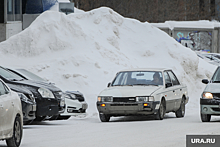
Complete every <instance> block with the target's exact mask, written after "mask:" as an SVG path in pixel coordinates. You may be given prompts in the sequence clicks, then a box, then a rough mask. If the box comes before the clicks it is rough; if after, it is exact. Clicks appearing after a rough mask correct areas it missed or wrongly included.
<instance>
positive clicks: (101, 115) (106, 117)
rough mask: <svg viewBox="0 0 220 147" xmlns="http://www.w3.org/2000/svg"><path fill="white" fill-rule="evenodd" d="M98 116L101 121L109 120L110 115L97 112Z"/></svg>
mask: <svg viewBox="0 0 220 147" xmlns="http://www.w3.org/2000/svg"><path fill="white" fill-rule="evenodd" d="M99 118H100V120H101V122H109V120H110V116H109V115H107V114H103V113H99Z"/></svg>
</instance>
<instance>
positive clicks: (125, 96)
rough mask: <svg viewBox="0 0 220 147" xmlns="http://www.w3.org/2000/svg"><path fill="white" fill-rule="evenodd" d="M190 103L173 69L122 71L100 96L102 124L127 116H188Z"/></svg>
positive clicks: (98, 106)
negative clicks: (188, 103) (186, 114)
mask: <svg viewBox="0 0 220 147" xmlns="http://www.w3.org/2000/svg"><path fill="white" fill-rule="evenodd" d="M188 100H189V97H188V92H187V87H186V86H184V85H181V84H180V82H179V80H178V79H177V77H176V76H175V74H174V73H173V71H172V70H170V69H130V70H123V71H120V72H118V73H117V74H116V77H115V78H114V80H113V81H112V82H111V83H109V84H108V88H106V89H104V90H103V91H102V92H101V93H100V94H99V96H98V100H97V108H98V111H99V117H100V120H101V121H102V122H108V121H109V120H110V117H112V116H126V115H155V118H156V119H158V120H162V119H163V118H164V115H165V113H168V112H175V114H176V117H184V115H185V104H186V103H187V102H188Z"/></svg>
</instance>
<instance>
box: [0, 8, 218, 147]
mask: <svg viewBox="0 0 220 147" xmlns="http://www.w3.org/2000/svg"><path fill="white" fill-rule="evenodd" d="M75 12H76V13H73V14H69V15H65V14H64V13H59V12H57V11H55V8H53V9H52V10H51V11H46V12H44V13H43V14H41V15H40V16H39V17H38V18H37V19H36V20H35V21H34V22H33V23H32V24H31V25H30V27H28V28H27V29H25V30H24V31H22V32H21V33H19V34H17V35H15V36H12V37H11V38H9V39H8V40H6V41H4V42H1V43H0V62H1V64H2V66H6V67H7V66H10V67H18V68H25V69H27V70H30V71H31V72H33V73H35V74H37V75H39V76H41V77H43V78H44V79H46V80H48V81H51V82H53V83H56V86H58V87H60V88H61V89H62V90H63V91H66V90H78V91H80V92H82V93H83V94H84V96H85V98H86V101H87V102H88V105H89V108H88V111H87V113H88V115H87V118H92V120H93V121H92V123H94V122H99V120H98V116H97V114H98V111H97V109H96V99H97V96H98V94H99V92H100V91H101V90H103V89H104V88H106V86H107V83H108V82H111V81H112V80H113V78H114V76H115V74H116V73H117V72H118V71H120V70H123V69H129V68H157V67H158V68H170V69H172V70H173V71H174V73H175V74H176V75H177V77H178V79H179V80H180V82H181V83H183V84H185V85H187V87H188V91H189V96H190V99H189V103H188V104H187V110H186V116H187V115H188V114H189V113H190V110H196V111H199V98H200V96H201V93H202V91H203V89H204V87H205V85H204V84H202V82H201V80H202V79H210V78H211V76H212V74H213V72H214V70H215V69H216V66H214V65H211V64H209V63H207V62H205V61H203V60H202V59H200V58H198V57H197V55H196V54H195V52H194V51H192V50H191V49H190V48H186V47H184V46H182V45H181V44H180V43H178V42H177V41H175V39H173V38H172V37H170V36H169V35H167V34H166V33H165V32H163V31H161V30H159V29H158V28H156V27H154V26H152V25H151V24H149V23H147V22H145V23H142V22H140V21H138V20H135V19H130V18H124V17H123V16H121V15H119V14H118V13H116V12H115V11H113V10H112V9H110V8H107V7H101V8H98V9H94V10H92V11H88V12H84V11H81V10H77V9H76V11H75ZM193 114H194V113H193ZM198 117H199V116H198ZM71 120H74V119H71ZM71 120H70V121H71ZM172 120H173V119H172ZM172 120H171V121H172ZM74 121H75V120H74ZM76 121H77V122H78V121H79V120H76ZM85 121H86V120H85ZM156 122H157V121H156ZM157 123H158V122H157ZM86 124H88V123H86ZM160 124H161V123H160ZM111 127H113V126H111ZM102 128H104V126H103V124H102ZM127 129H129V128H127ZM93 133H94V132H93ZM136 133H138V132H136ZM113 135H114V133H113ZM165 135H166V134H165ZM95 136H96V135H95ZM112 137H113V136H112ZM101 144H102V143H101ZM101 144H100V145H99V146H101ZM133 145H135V144H133ZM133 145H132V144H131V145H130V146H133ZM69 146H70V145H69ZM96 146H97V145H96ZM106 146H111V144H107V145H106ZM118 146H120V145H118ZM127 146H128V145H127ZM158 146H160V145H158Z"/></svg>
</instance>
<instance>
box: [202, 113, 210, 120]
mask: <svg viewBox="0 0 220 147" xmlns="http://www.w3.org/2000/svg"><path fill="white" fill-rule="evenodd" d="M200 116H201V120H202V122H210V120H211V114H202V113H201V115H200Z"/></svg>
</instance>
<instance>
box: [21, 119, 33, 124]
mask: <svg viewBox="0 0 220 147" xmlns="http://www.w3.org/2000/svg"><path fill="white" fill-rule="evenodd" d="M33 121H34V120H28V121H23V124H24V125H30V124H31V123H32V122H33Z"/></svg>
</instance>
